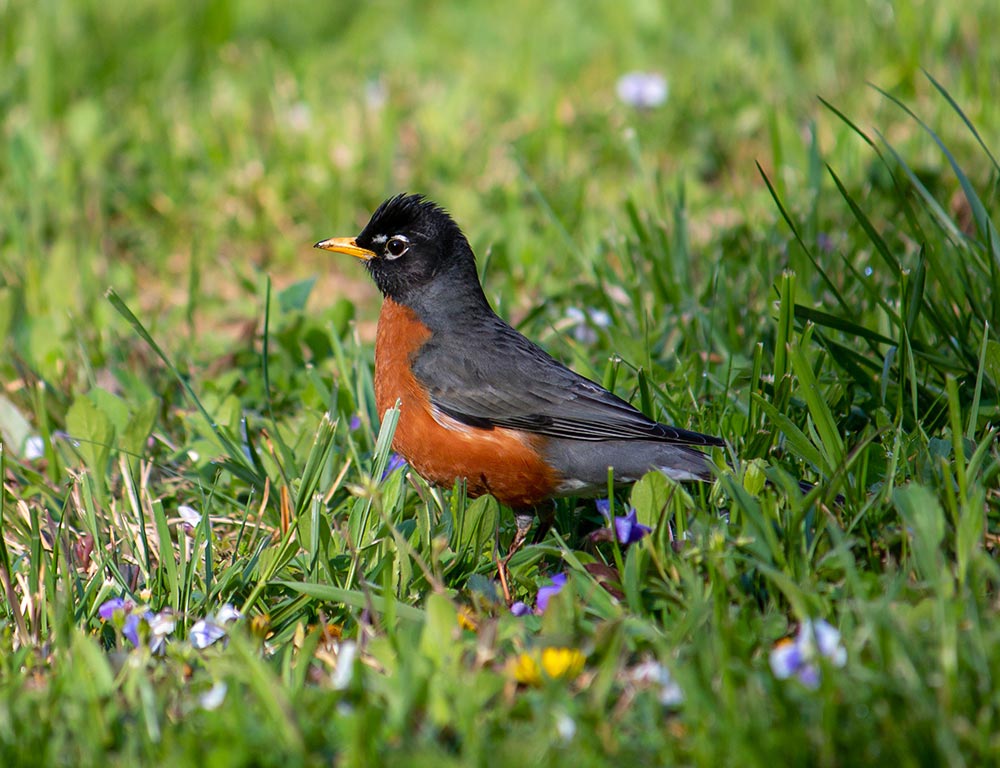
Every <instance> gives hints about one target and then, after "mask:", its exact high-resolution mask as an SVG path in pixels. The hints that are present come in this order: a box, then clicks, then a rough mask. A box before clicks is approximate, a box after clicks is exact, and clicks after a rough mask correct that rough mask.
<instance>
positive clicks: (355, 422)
mask: <svg viewBox="0 0 1000 768" xmlns="http://www.w3.org/2000/svg"><path fill="white" fill-rule="evenodd" d="M347 428H348V429H349V430H351V432H357V431H358V430H359V429H361V417H360V416H358V414H354V415H353V416H351V421H350V423H349V424H348V425H347Z"/></svg>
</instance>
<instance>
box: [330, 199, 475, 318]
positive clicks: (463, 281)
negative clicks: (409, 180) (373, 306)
mask: <svg viewBox="0 0 1000 768" xmlns="http://www.w3.org/2000/svg"><path fill="white" fill-rule="evenodd" d="M316 247H317V248H322V249H324V250H327V251H335V252H337V253H346V254H348V255H350V256H356V257H357V258H359V259H361V260H363V261H364V262H365V266H366V267H367V268H368V271H369V272H370V273H371V276H372V278H373V279H374V280H375V284H376V285H377V286H378V288H379V290H380V291H381V292H382V294H383V295H384V296H386V297H388V298H391V299H393V300H394V301H396V302H398V303H400V304H405V305H408V306H411V307H414V308H418V307H419V305H422V304H425V303H427V301H428V300H429V299H434V300H438V301H439V300H441V299H442V298H443V297H444V296H445V295H446V294H447V293H448V292H456V293H457V294H458V295H465V294H468V293H469V292H470V291H472V293H473V294H478V295H482V289H481V288H480V286H479V277H478V274H477V273H476V263H475V257H474V256H473V254H472V249H471V248H470V247H469V242H468V240H466V238H465V235H464V234H462V230H460V229H459V228H458V225H457V224H456V223H455V222H454V220H453V219H452V218H451V216H449V215H448V212H447V211H445V210H444V209H443V208H441V207H440V206H438V205H437V204H435V203H433V202H431V201H430V200H427V199H425V198H424V197H423V196H421V195H397V196H396V197H391V198H389V199H388V200H386V201H385V202H384V203H382V205H380V206H379V207H378V208H377V209H376V211H375V213H373V214H372V217H371V219H370V220H369V221H368V223H367V224H366V225H365V228H364V229H363V230H361V234H359V235H358V236H357V237H353V238H349V237H335V238H330V239H329V240H321V241H320V242H318V243H316ZM469 283H471V284H473V285H474V286H475V290H472V289H471V288H470V286H469Z"/></svg>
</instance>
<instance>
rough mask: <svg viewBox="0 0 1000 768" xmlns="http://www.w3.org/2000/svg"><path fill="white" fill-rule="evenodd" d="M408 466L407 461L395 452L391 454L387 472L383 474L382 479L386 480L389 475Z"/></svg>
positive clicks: (386, 466)
mask: <svg viewBox="0 0 1000 768" xmlns="http://www.w3.org/2000/svg"><path fill="white" fill-rule="evenodd" d="M405 466H406V459H404V458H403V457H402V456H400V455H399V454H398V453H396V452H395V451H393V452H392V453H391V454H389V461H388V463H386V465H385V470H384V471H383V472H382V479H383V480H385V479H386V478H387V477H388V476H389V475H391V474H392V473H393V472H395V471H396V470H397V469H401V468H403V467H405Z"/></svg>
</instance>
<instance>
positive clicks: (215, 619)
mask: <svg viewBox="0 0 1000 768" xmlns="http://www.w3.org/2000/svg"><path fill="white" fill-rule="evenodd" d="M242 618H243V614H242V613H240V612H239V611H238V610H236V609H235V608H234V607H233V606H232V605H230V604H229V603H223V605H222V606H221V607H220V608H219V610H218V611H216V613H215V615H212V614H211V613H210V614H208V616H206V617H205V618H204V619H199V620H198V621H196V622H195V623H194V625H193V626H192V627H191V645H193V646H194V647H195V648H197V649H199V650H201V649H202V648H208V646H210V645H212V644H213V643H217V642H218V641H219V640H221V639H222V638H224V637H225V636H226V634H227V633H226V624H228V623H229V622H231V621H236V620H237V619H242Z"/></svg>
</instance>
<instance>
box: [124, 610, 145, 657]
mask: <svg viewBox="0 0 1000 768" xmlns="http://www.w3.org/2000/svg"><path fill="white" fill-rule="evenodd" d="M140 621H142V618H141V617H140V616H139V614H138V613H130V614H129V615H128V617H127V618H126V619H125V626H124V627H122V634H123V635H125V639H127V640H128V641H129V642H130V643H132V645H134V646H135V647H136V648H138V647H139V642H140V641H139V622H140Z"/></svg>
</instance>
